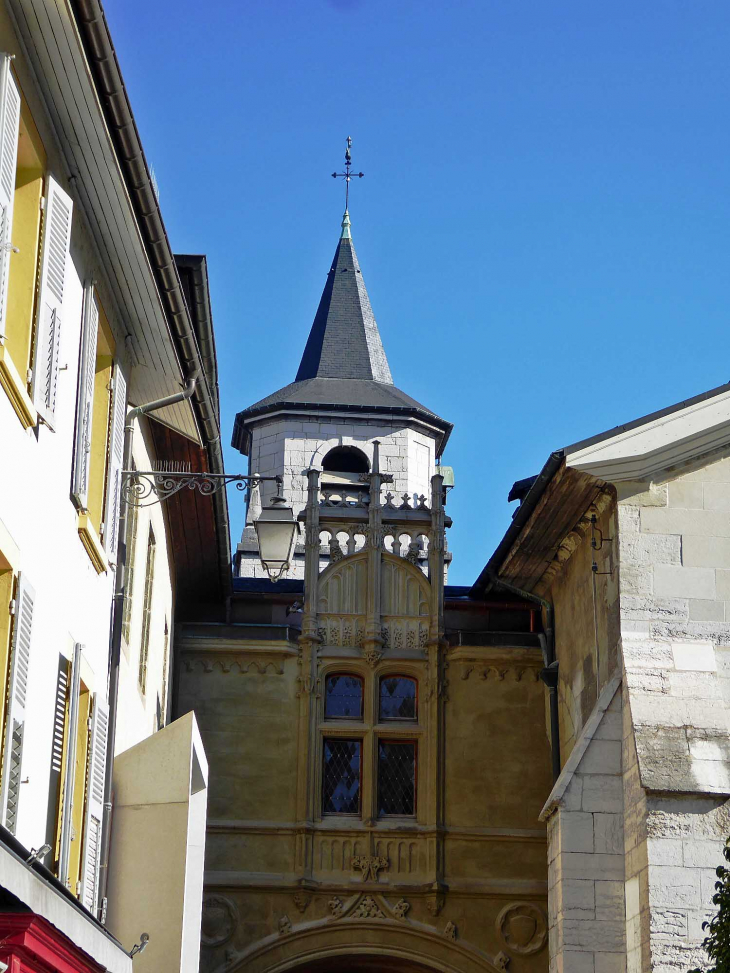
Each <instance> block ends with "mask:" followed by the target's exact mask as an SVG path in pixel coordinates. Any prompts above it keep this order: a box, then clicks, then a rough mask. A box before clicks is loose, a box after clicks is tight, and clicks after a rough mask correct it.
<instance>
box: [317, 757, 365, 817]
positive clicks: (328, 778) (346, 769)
mask: <svg viewBox="0 0 730 973" xmlns="http://www.w3.org/2000/svg"><path fill="white" fill-rule="evenodd" d="M360 750H361V742H360V740H325V741H324V761H323V769H322V813H323V814H359V813H360Z"/></svg>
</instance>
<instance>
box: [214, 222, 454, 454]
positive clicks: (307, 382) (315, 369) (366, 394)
mask: <svg viewBox="0 0 730 973" xmlns="http://www.w3.org/2000/svg"><path fill="white" fill-rule="evenodd" d="M342 228H343V235H342V237H341V239H340V241H339V243H338V244H337V250H336V251H335V257H334V260H333V261H332V266H331V267H330V270H329V273H328V275H327V282H326V284H325V287H324V292H323V293H322V299H321V300H320V302H319V307H318V308H317V314H316V315H315V318H314V323H313V324H312V329H311V331H310V333H309V338H308V339H307V344H306V347H305V349H304V354H303V355H302V361H301V364H300V365H299V371H298V372H297V377H296V381H294V382H292V383H291V384H290V385H285V386H284V388H282V389H279V390H278V391H277V392H274V393H273V394H272V395H267V396H266V398H264V399H260V400H259V401H258V402H255V403H254V404H253V405H251V406H249V407H248V408H247V409H244V410H243V411H242V412H239V413H238V415H237V416H236V421H235V425H234V428H233V439H232V445H233V447H234V448H235V449H238V450H240V451H241V452H242V453H244V454H248V451H249V448H250V438H251V436H250V431H249V428H248V426H247V423H248V421H249V420H251V419H253V418H255V417H257V416H263V415H266V414H268V413H271V412H276V411H279V410H281V409H287V410H291V411H305V410H312V409H314V410H317V411H330V412H334V411H336V412H342V411H343V410H344V411H347V412H354V413H357V412H378V413H387V414H388V415H398V416H404V417H405V416H409V417H412V418H415V419H421V420H422V421H423V422H426V423H428V424H429V425H430V426H435V427H436V428H437V429H439V430H440V431H441V437H440V440H439V442H437V445H436V448H437V452H438V453H439V454H440V453H441V452H443V449H444V446H445V445H446V441H447V439H448V438H449V435H450V433H451V429H452V428H453V427H452V425H451V423H450V422H446V421H445V420H444V419H441V418H440V417H439V416H437V415H436V413H435V412H431V410H430V409H427V408H426V407H425V406H424V405H421V403H420V402H417V401H416V400H415V399H412V398H411V396H410V395H406V393H405V392H402V391H401V390H400V389H399V388H396V386H395V385H394V384H393V379H392V377H391V374H390V368H389V366H388V359H387V358H386V357H385V351H384V350H383V344H382V342H381V340H380V334H379V332H378V326H377V324H376V323H375V317H374V315H373V310H372V308H371V306H370V299H369V297H368V294H367V291H366V289H365V283H364V281H363V279H362V274H361V273H360V265H359V263H358V260H357V254H356V253H355V248H354V246H353V244H352V240H351V239H350V220H349V216H348V215H347V213H346V214H345V219H344V220H343V224H342Z"/></svg>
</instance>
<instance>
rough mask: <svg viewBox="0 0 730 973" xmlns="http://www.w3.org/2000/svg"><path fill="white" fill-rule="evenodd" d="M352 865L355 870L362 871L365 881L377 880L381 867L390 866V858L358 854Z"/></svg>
mask: <svg viewBox="0 0 730 973" xmlns="http://www.w3.org/2000/svg"><path fill="white" fill-rule="evenodd" d="M352 867H353V868H354V869H355V871H360V872H362V880H363V882H367V880H368V879H370V880H371V881H373V882H377V880H378V872H379V871H380V869H381V868H383V869H385V868H387V867H388V859H387V858H383V857H381V856H379V855H356V856H355V858H353V859H352Z"/></svg>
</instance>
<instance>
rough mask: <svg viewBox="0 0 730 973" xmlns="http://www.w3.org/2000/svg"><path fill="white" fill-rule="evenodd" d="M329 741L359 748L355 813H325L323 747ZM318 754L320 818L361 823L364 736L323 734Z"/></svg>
mask: <svg viewBox="0 0 730 973" xmlns="http://www.w3.org/2000/svg"><path fill="white" fill-rule="evenodd" d="M331 741H336V742H339V743H357V744H359V746H360V766H359V768H358V789H357V803H358V808H357V811H325V808H324V782H325V773H324V763H325V747H326V746H327V743H328V742H331ZM320 753H321V756H320V761H319V766H320V774H321V784H320V788H319V791H320V800H319V805H320V814H321V816H322V818H323V819H324V818H350V819H357V820H360V821H361V820H362V817H363V808H364V803H365V802H364V788H363V784H364V780H363V766H364V764H365V738H364V736H357V735H354V734H352V733H342V734H339V733H331V734H329V733H325V734H323V736H322V747H321V751H320Z"/></svg>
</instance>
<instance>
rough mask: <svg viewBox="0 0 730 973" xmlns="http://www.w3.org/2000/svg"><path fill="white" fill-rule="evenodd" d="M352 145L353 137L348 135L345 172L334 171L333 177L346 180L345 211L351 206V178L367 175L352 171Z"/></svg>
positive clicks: (360, 177)
mask: <svg viewBox="0 0 730 973" xmlns="http://www.w3.org/2000/svg"><path fill="white" fill-rule="evenodd" d="M351 147H352V139H351V138H350V136H349V135H348V136H347V148H346V149H345V171H344V172H333V173H332V178H333V179H337V178H341V179H344V180H345V211H347V210H348V209H349V208H350V180H351V179H362V177H363V176H364V175H365V173H364V172H352V155H351V154H350V148H351Z"/></svg>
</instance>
